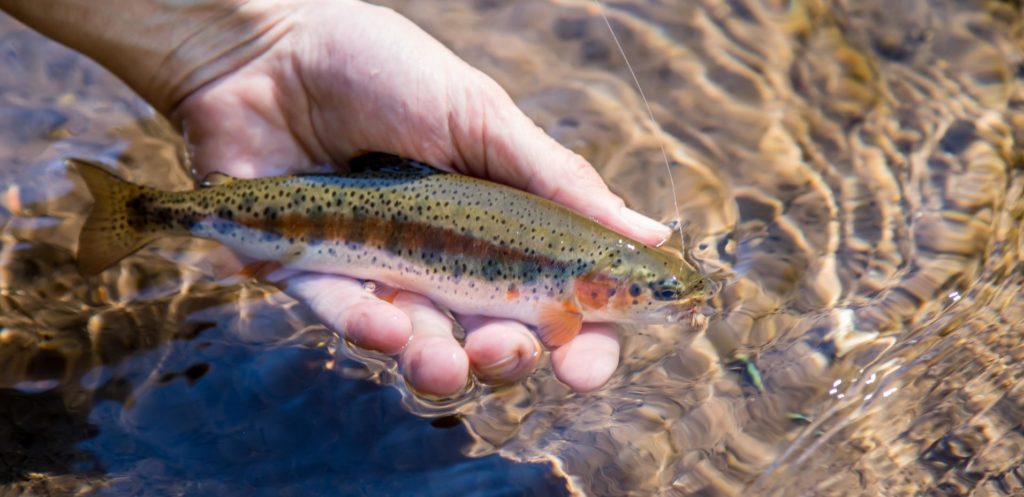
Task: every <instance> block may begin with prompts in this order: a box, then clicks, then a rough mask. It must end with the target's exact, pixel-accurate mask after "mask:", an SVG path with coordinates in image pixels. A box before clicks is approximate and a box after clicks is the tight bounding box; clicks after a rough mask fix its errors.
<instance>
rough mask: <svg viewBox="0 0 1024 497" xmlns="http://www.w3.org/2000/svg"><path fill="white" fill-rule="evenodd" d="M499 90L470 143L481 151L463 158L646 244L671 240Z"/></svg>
mask: <svg viewBox="0 0 1024 497" xmlns="http://www.w3.org/2000/svg"><path fill="white" fill-rule="evenodd" d="M491 84H493V85H494V86H495V87H497V86H498V85H497V83H494V82H493V81H491ZM497 92H499V94H498V95H494V96H493V97H492V98H491V99H490V102H491V105H489V106H488V107H490V108H489V109H488V110H489V112H486V113H484V114H485V116H486V117H485V119H486V120H487V121H486V124H485V125H483V126H480V128H479V131H478V133H479V134H478V135H477V136H479V137H480V138H481V139H478V140H473V141H472V142H470V143H472V144H473V146H474V148H476V147H479V148H478V149H477V151H475V152H476V153H464V152H466V150H464V149H463V150H460V155H461V156H462V157H476V158H478V161H479V162H478V163H482V164H484V168H485V169H484V171H485V172H486V175H487V176H488V177H489V178H490V179H493V180H495V181H499V182H502V183H505V184H508V185H510V186H514V187H516V188H520V189H523V190H526V191H529V192H531V193H534V194H536V195H540V196H542V197H545V198H547V199H549V200H552V201H554V202H557V203H559V204H562V205H564V206H566V207H568V208H570V209H573V210H575V211H577V212H579V213H580V214H583V215H584V216H587V217H589V218H592V219H594V220H595V221H597V222H599V223H601V224H603V225H604V226H606V227H608V228H610V229H612V230H615V231H617V232H619V233H622V234H624V235H626V236H629V237H631V238H634V239H636V240H637V241H640V242H642V243H645V244H648V245H657V244H660V243H661V242H663V241H665V239H667V238H668V237H669V235H670V234H671V230H670V229H669V228H668V227H666V226H665V225H663V224H661V223H659V222H657V221H655V220H653V219H650V218H648V217H646V216H644V215H642V214H640V213H638V212H636V211H634V210H632V209H630V208H628V207H626V205H625V203H624V202H623V200H622V199H621V198H620V197H619V196H618V195H615V194H614V193H612V192H611V190H609V189H608V186H607V185H606V184H605V183H604V180H602V179H601V176H600V175H599V174H597V171H596V170H595V169H594V167H593V166H591V165H590V163H588V162H587V161H586V159H584V158H583V157H581V156H580V155H579V154H576V153H575V152H572V151H571V150H569V149H567V148H565V147H564V146H562V145H561V144H559V143H558V142H557V141H555V139H554V138H552V137H551V136H549V135H548V134H547V133H545V132H544V130H542V129H541V128H540V127H539V126H537V125H536V124H535V123H534V122H533V121H532V120H531V119H530V118H529V117H527V116H526V115H525V114H523V112H522V111H521V110H520V109H519V108H518V107H517V106H516V105H515V103H513V102H512V99H511V98H510V97H509V96H508V94H506V93H505V92H504V90H501V89H500V87H499V88H498V90H497ZM456 143H458V141H457V140H456ZM461 148H462V147H460V149H461Z"/></svg>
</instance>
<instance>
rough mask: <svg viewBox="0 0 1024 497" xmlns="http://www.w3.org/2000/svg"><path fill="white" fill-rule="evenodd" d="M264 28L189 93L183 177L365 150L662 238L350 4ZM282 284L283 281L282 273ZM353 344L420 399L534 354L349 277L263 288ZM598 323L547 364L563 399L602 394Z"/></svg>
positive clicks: (501, 377) (584, 168)
mask: <svg viewBox="0 0 1024 497" xmlns="http://www.w3.org/2000/svg"><path fill="white" fill-rule="evenodd" d="M268 11H269V12H271V15H276V16H278V17H277V19H276V21H275V22H276V23H277V24H275V26H277V27H279V28H281V31H282V32H283V34H281V35H280V36H279V38H278V39H276V40H274V41H273V43H272V44H269V46H268V47H267V49H266V50H265V51H263V52H262V53H260V54H258V55H257V56H256V57H254V58H252V59H251V60H249V61H247V62H246V63H244V64H243V65H241V66H239V67H237V68H235V69H233V70H231V71H229V72H226V73H224V74H222V75H219V76H218V77H216V78H215V79H212V80H210V81H208V82H205V83H203V84H202V85H200V86H198V87H197V88H196V89H194V90H192V91H190V92H189V93H188V95H187V96H186V97H185V98H184V99H183V100H182V101H181V103H180V104H179V105H178V106H177V108H176V110H175V113H174V116H175V117H176V118H178V119H180V122H181V123H182V125H183V127H184V129H185V130H186V133H187V137H188V139H189V142H190V143H191V145H192V147H193V148H192V153H193V158H194V161H195V164H196V169H197V172H198V173H199V174H200V175H202V174H203V173H207V172H211V171H220V172H223V173H227V174H230V175H233V176H237V177H258V176H266V175H272V174H281V173H291V172H302V171H310V170H317V169H318V167H319V165H322V164H330V163H335V164H344V163H345V162H346V161H347V160H348V159H349V158H351V157H353V156H354V155H356V154H358V153H360V152H364V151H382V152H388V153H392V154H396V155H400V156H404V157H411V158H415V159H418V160H422V161H424V162H427V163H430V164H434V165H436V166H438V167H442V168H444V167H448V168H451V169H452V170H453V171H456V172H459V173H464V174H469V175H473V176H478V177H483V178H488V179H491V180H494V181H498V182H501V183H505V184H509V185H512V186H516V187H519V188H522V189H525V190H528V191H531V192H533V193H535V194H538V195H541V196H543V197H547V198H549V199H551V200H554V201H556V202H560V203H562V204H564V205H566V206H568V207H570V208H572V209H575V210H577V211H579V212H581V213H583V214H584V215H587V216H590V217H592V218H594V219H596V220H597V221H599V222H601V223H603V224H605V225H607V226H609V227H611V228H613V229H615V230H617V231H620V232H622V233H624V234H627V235H629V236H631V237H634V238H636V239H638V240H640V241H643V242H645V243H649V244H655V243H658V242H661V241H662V240H663V239H664V238H665V237H666V236H667V235H668V230H667V228H665V227H663V226H661V225H660V224H658V223H656V222H655V221H652V220H649V219H646V218H643V217H641V216H640V215H638V214H636V213H633V212H632V211H629V210H627V209H626V208H625V207H624V205H623V202H622V200H621V199H620V198H619V197H617V196H615V195H614V194H612V193H611V192H610V191H609V190H608V188H607V187H606V186H605V184H604V182H603V181H602V180H601V178H600V177H599V176H598V175H597V173H596V172H595V171H594V169H593V168H592V167H591V166H590V165H589V164H588V163H587V162H586V161H585V160H584V159H583V158H581V157H580V156H578V155H576V154H574V153H572V152H570V151H569V150H567V149H565V148H563V147H562V146H560V145H559V144H558V143H557V142H555V141H554V140H553V139H552V138H550V137H549V136H548V135H546V134H545V133H544V132H543V131H542V130H540V128H538V127H537V126H536V125H535V124H534V123H533V122H532V121H530V119H529V118H527V117H526V116H525V115H524V114H523V113H522V112H521V111H520V110H519V109H518V108H517V107H516V106H515V104H514V103H513V102H512V100H511V98H510V97H509V96H508V95H507V94H506V93H505V92H504V91H503V90H502V89H501V88H500V87H499V86H498V85H497V84H496V83H495V82H494V81H493V80H491V79H490V78H489V77H487V76H485V75H484V74H483V73H481V72H479V71H477V70H476V69H474V68H472V67H470V66H469V65H468V64H466V63H465V62H464V61H462V60H461V59H459V58H458V57H457V56H455V55H454V54H453V53H452V52H451V51H449V50H448V49H447V48H445V47H444V46H442V45H441V44H440V43H439V42H437V41H436V40H434V39H433V38H432V37H430V36H429V35H428V34H426V33H425V32H423V31H422V30H420V29H419V28H418V27H417V26H415V25H414V24H413V23H411V22H410V21H408V20H407V19H405V18H404V17H402V16H400V15H398V14H396V13H395V12H393V11H391V10H389V9H384V8H380V7H376V6H372V5H369V4H365V3H362V2H354V1H353V2H317V1H304V2H297V3H294V4H292V5H291V6H290V8H288V9H287V10H285V11H281V10H279V9H273V8H271V9H269V10H268ZM285 274H287V273H285ZM271 278H274V279H276V280H278V281H282V282H283V283H284V285H283V287H284V288H285V289H286V291H287V292H288V293H289V294H291V295H293V296H294V297H296V298H298V299H300V300H301V301H303V302H305V303H306V304H308V305H309V306H310V308H312V310H313V311H314V312H315V313H316V314H317V316H319V318H320V319H322V320H323V322H324V323H326V324H327V325H328V326H330V327H332V328H334V329H336V330H338V331H339V332H342V333H344V334H345V335H346V336H347V337H348V338H349V339H350V340H351V341H353V342H354V343H356V344H358V345H360V346H362V347H365V348H369V349H374V350H378V351H381V352H385V353H391V354H398V355H399V357H400V364H401V366H402V370H403V372H404V374H405V375H406V378H407V379H408V381H409V382H410V384H411V385H412V386H413V387H414V388H415V389H417V390H418V391H421V392H424V393H429V394H434V395H450V394H453V393H455V392H457V391H458V390H459V389H461V388H462V387H463V386H464V385H465V382H466V378H467V374H468V369H469V368H472V370H473V371H474V372H475V373H476V374H477V375H478V377H480V378H482V379H484V380H486V381H510V380H515V379H518V378H521V377H523V376H524V375H527V374H529V373H531V372H532V371H533V369H534V368H535V367H536V365H537V362H538V360H539V354H538V351H539V350H540V349H539V347H540V346H539V343H538V342H537V340H536V338H535V337H534V335H533V334H532V333H531V332H530V331H529V330H528V328H527V327H526V326H525V325H523V324H521V323H517V322H514V321H510V320H505V319H495V318H488V317H480V316H459V317H458V319H459V321H460V324H461V325H462V326H463V327H464V328H465V330H466V332H467V339H466V342H465V348H463V347H462V346H461V345H460V344H459V343H458V342H457V341H456V340H455V338H454V337H453V336H452V330H453V323H452V322H451V320H450V319H449V318H448V317H447V316H446V315H445V314H444V313H443V312H442V311H441V310H440V309H438V308H437V307H435V306H434V305H433V304H431V303H430V301H429V300H427V299H426V298H424V297H422V296H419V295H414V294H410V293H407V292H399V293H398V294H397V295H396V296H395V297H394V299H393V301H392V302H390V303H389V302H387V301H385V300H382V299H379V298H377V297H376V296H375V295H374V294H373V293H371V292H368V291H366V290H365V289H364V288H363V286H362V284H361V283H360V282H358V281H355V280H353V279H350V278H345V277H341V276H336V275H327V274H314V273H302V274H287V276H284V275H283V274H282V273H278V274H276V275H272V276H271ZM618 355H619V344H618V341H617V337H616V333H615V330H614V329H613V328H612V327H611V326H610V325H599V324H589V325H587V326H585V327H584V329H583V330H582V332H581V333H580V335H579V336H578V337H577V338H576V339H574V340H572V341H571V342H570V343H568V344H566V345H564V346H562V347H559V348H558V349H557V350H554V351H553V353H552V365H553V367H554V371H555V374H556V375H557V377H558V378H559V379H561V380H562V381H563V382H565V383H566V384H568V385H569V386H570V387H572V388H573V389H575V390H578V391H588V390H592V389H595V388H597V387H599V386H601V385H603V384H604V383H605V382H606V381H607V379H608V378H609V377H610V375H611V374H612V372H613V371H614V369H615V367H616V366H617V363H618Z"/></svg>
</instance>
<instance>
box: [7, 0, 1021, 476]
mask: <svg viewBox="0 0 1024 497" xmlns="http://www.w3.org/2000/svg"><path fill="white" fill-rule="evenodd" d="M391 5H392V6H393V7H395V8H396V9H397V10H399V11H401V12H403V13H405V14H406V15H408V16H410V17H411V18H412V19H413V20H415V21H416V22H418V23H419V24H421V25H422V26H423V27H424V28H425V29H426V30H427V31H429V32H431V33H432V34H434V35H435V36H437V37H438V38H440V39H441V40H442V41H443V42H445V43H446V44H447V45H448V46H450V47H452V49H453V50H455V51H456V52H457V53H458V54H460V55H461V56H463V57H465V58H466V59H467V60H469V61H470V62H471V63H472V64H474V65H476V66H478V67H480V68H481V69H483V70H485V71H486V72H488V73H489V74H491V75H492V76H493V77H495V78H496V79H497V80H498V81H499V82H500V83H502V84H503V85H504V86H505V87H506V88H507V89H508V90H509V92H510V93H511V94H512V95H513V97H514V98H515V99H516V101H517V103H519V104H520V105H521V106H522V107H523V108H524V110H525V111H526V112H527V113H528V114H529V115H530V116H531V117H533V118H534V119H535V120H536V121H537V122H538V124H540V125H541V126H542V127H544V128H545V129H546V130H547V131H548V132H549V133H551V134H552V135H553V136H555V137H556V138H557V139H558V140H559V141H561V142H562V143H564V144H566V145H567V146H569V147H571V148H573V149H574V150H576V151H578V152H580V153H581V154H583V155H584V156H586V157H587V158H588V159H590V160H591V162H592V163H594V164H595V166H597V167H598V168H599V170H600V171H601V173H602V175H603V176H604V177H605V178H606V180H607V181H608V182H609V183H610V185H611V186H612V188H613V189H615V190H616V191H617V192H619V193H621V194H622V195H623V196H624V197H625V198H626V199H627V201H628V202H629V203H630V204H631V205H633V206H634V207H636V208H638V209H640V210H642V211H644V212H647V213H650V214H652V215H654V216H655V217H660V218H662V219H665V220H669V219H672V218H673V217H674V216H675V207H674V203H676V202H678V204H679V208H680V210H681V211H682V214H683V218H684V219H685V220H686V222H687V229H688V230H689V231H690V232H691V233H692V234H693V235H694V238H695V242H694V244H693V249H694V252H695V255H696V256H698V257H701V258H702V259H703V260H704V261H705V263H706V264H707V266H708V267H709V268H713V269H717V270H719V271H722V272H723V273H724V274H728V275H729V276H728V279H727V284H726V286H725V288H724V290H723V292H722V294H721V296H720V297H719V298H718V299H717V300H716V302H715V307H716V310H717V313H716V314H715V315H714V316H713V317H712V318H711V319H710V322H709V323H708V326H707V328H706V330H704V331H702V332H699V333H695V332H692V331H689V330H686V329H682V328H680V327H650V328H645V329H637V328H630V329H625V330H623V335H624V336H625V337H626V340H625V343H624V347H623V364H622V366H621V367H620V368H619V370H618V371H617V373H616V376H615V377H614V378H613V380H612V381H611V382H610V383H609V384H608V385H607V386H606V387H605V388H603V389H602V390H600V391H599V392H596V393H592V394H588V395H576V394H573V393H571V392H570V391H569V390H568V389H567V388H565V387H564V386H563V385H561V384H559V383H558V382H557V381H556V380H555V379H554V378H553V376H552V375H551V373H550V370H548V369H547V368H542V370H541V371H539V372H538V373H537V374H536V375H534V376H533V377H531V378H530V379H528V380H527V381H524V382H522V383H520V384H517V385H513V386H508V387H503V388H498V389H486V388H482V387H477V388H474V389H473V390H472V391H470V392H468V393H467V394H466V395H465V396H463V397H461V398H460V399H457V400H456V401H455V402H452V403H450V404H447V405H442V406H437V405H430V404H426V403H424V402H421V401H418V400H417V399H415V398H413V397H411V396H409V395H407V394H404V393H403V392H404V391H403V389H402V388H401V385H395V386H389V385H393V384H394V383H395V370H394V366H393V364H390V363H389V362H388V361H386V360H383V359H382V358H377V357H371V356H366V355H362V354H358V353H356V352H354V351H351V350H349V349H347V348H346V346H345V344H344V343H340V342H339V341H338V340H337V338H336V337H335V336H334V335H333V334H331V333H329V332H328V331H327V330H325V329H323V328H322V327H320V326H318V325H317V324H316V323H315V322H313V321H312V320H311V318H310V316H309V315H308V314H307V313H306V312H305V311H304V310H303V309H302V308H301V307H300V306H297V305H296V304H294V303H293V302H291V301H289V300H288V299H287V298H286V297H284V296H281V295H280V294H277V293H276V292H275V291H273V289H269V288H264V287H261V286H259V285H257V284H254V283H249V282H233V283H230V284H226V283H224V282H216V281H213V280H212V278H211V277H209V276H207V274H208V271H207V270H208V269H209V268H208V267H206V266H208V265H209V260H210V259H209V258H208V257H206V256H205V255H204V254H207V252H206V251H207V250H208V249H210V245H209V244H205V243H201V242H191V241H181V240H169V241H163V242H161V243H160V244H158V245H156V246H154V247H152V248H150V249H147V250H145V251H143V252H142V253H140V254H139V255H138V256H136V257H133V258H132V259H131V260H129V261H127V262H125V263H124V264H122V265H121V266H120V267H119V268H118V269H116V270H112V271H108V272H107V273H105V274H104V275H103V276H101V277H100V278H97V279H93V280H88V281H87V280H83V279H82V278H81V277H80V276H79V275H78V274H77V272H76V270H75V269H74V266H73V264H72V258H71V253H72V252H71V249H72V248H73V246H74V236H75V234H76V229H77V227H78V226H79V225H80V223H81V213H82V212H83V211H84V209H85V208H86V206H87V198H86V196H85V194H84V193H83V192H82V190H81V189H80V188H79V187H78V186H76V185H77V183H76V180H74V179H73V178H72V177H71V176H70V175H68V174H66V171H65V170H64V168H63V166H62V165H61V163H60V161H59V159H60V158H61V157H63V156H66V155H78V156H88V157H95V158H101V159H106V160H108V162H111V163H113V162H114V161H117V163H119V164H120V165H121V172H122V173H123V175H124V176H126V177H128V178H130V179H133V180H136V181H143V182H146V183H147V184H151V185H154V186H160V187H166V188H173V187H178V188H181V187H186V186H187V185H188V184H189V180H188V178H187V176H186V175H185V174H184V172H183V171H184V169H183V168H182V167H181V166H180V164H181V162H182V153H181V147H180V141H179V140H178V139H177V138H176V137H175V136H174V134H173V132H171V131H170V130H169V128H168V127H167V125H166V124H165V123H163V122H162V121H160V120H159V119H158V118H156V117H155V116H153V115H152V112H151V111H150V110H149V109H147V108H146V107H145V106H144V105H143V104H141V103H140V102H138V100H136V99H134V98H133V97H132V96H131V95H130V94H129V92H128V91H127V90H125V89H124V88H123V87H121V86H120V85H118V84H117V83H116V82H115V81H114V80H113V79H112V78H111V77H110V76H108V75H106V74H105V73H103V72H102V71H100V70H98V69H96V68H95V67H94V66H92V65H90V64H88V63H87V62H85V61H83V60H82V59H80V58H78V57H76V56H74V55H72V54H69V53H68V52H65V51H62V50H60V49H58V48H56V47H53V46H51V45H49V44H47V43H45V42H43V41H41V39H40V38H38V37H36V36H35V35H32V34H31V33H28V32H26V31H25V30H24V29H22V28H19V27H17V26H15V25H14V24H13V23H12V22H11V21H5V22H4V23H3V24H2V28H3V29H2V31H0V32H2V33H3V35H2V38H0V57H3V64H4V67H5V68H12V70H7V71H5V72H3V73H0V142H2V146H0V155H2V157H0V158H2V160H0V184H2V185H5V186H6V190H5V191H4V192H3V196H2V200H3V202H2V204H0V205H2V206H3V208H2V209H0V221H2V223H3V230H2V234H0V241H2V249H0V320H2V321H0V326H2V327H3V328H2V330H3V331H2V332H0V386H2V387H3V388H4V389H3V390H0V396H2V401H0V413H2V414H0V480H2V484H3V485H5V487H3V488H6V489H8V490H12V491H15V492H16V491H18V490H19V489H27V490H28V493H43V492H44V491H46V492H49V493H54V494H64V493H70V492H71V489H75V488H81V487H82V486H83V485H91V486H92V488H94V489H95V491H94V492H95V493H99V494H110V495H126V494H135V493H137V492H138V491H140V489H144V490H146V491H149V492H152V493H154V494H158V495H161V494H168V493H172V492H183V493H186V494H188V495H205V494H211V495H213V494H217V495H221V494H233V493H239V494H241V493H243V492H244V493H248V494H252V493H260V492H264V493H266V494H267V495H271V494H273V495H277V494H281V493H294V494H301V495H453V494H458V495H551V494H556V495H557V494H564V493H567V492H569V493H579V494H582V495H602V496H603V495H608V496H618V495H652V494H655V495H679V496H683V495H702V496H719V495H721V496H732V495H747V496H749V495H759V496H761V495H764V496H773V495H780V496H781V495H787V496H788V495H822V496H830V495H844V496H845V495H864V496H871V495H914V494H923V495H928V494H938V495H1015V494H1019V493H1021V492H1024V474H1021V467H1022V466H1021V457H1022V456H1021V454H1022V453H1024V436H1022V434H1021V433H1022V432H1021V430H1020V427H1021V426H1022V423H1024V390H1022V388H1024V387H1022V386H1021V382H1020V377H1021V375H1022V366H1021V361H1020V358H1021V357H1022V356H1024V348H1022V347H1021V346H1020V339H1019V336H1020V333H1021V332H1022V331H1024V296H1022V292H1024V290H1022V288H1024V286H1022V283H1024V282H1022V278H1024V276H1022V272H1021V269H1022V268H1021V265H1022V263H1021V261H1022V257H1024V256H1022V251H1021V248H1022V245H1024V235H1022V233H1021V231H1020V225H1021V218H1022V216H1024V200H1022V191H1024V181H1022V168H1021V161H1020V154H1019V151H1018V150H1019V148H1020V145H1019V143H1020V140H1018V138H1022V137H1024V114H1022V113H1021V108H1022V103H1024V93H1022V86H1021V75H1022V74H1024V71H1022V70H1021V67H1022V66H1021V64H1022V62H1024V56H1022V55H1024V54H1022V50H1021V49H1022V47H1024V44H1022V39H1021V27H1022V25H1021V11H1020V8H1019V7H1018V6H1016V4H1015V3H1013V2H996V1H992V2H976V3H966V2H957V1H941V0H935V1H929V2H915V3H912V4H906V5H902V4H901V6H900V7H899V8H896V7H894V6H893V4H892V3H891V2H882V1H875V0H868V1H857V2H843V1H835V2H815V1H795V0H794V1H791V2H785V1H763V2H758V1H743V0H733V1H712V0H708V1H700V2H674V1H671V2H642V1H637V2H627V1H622V2H608V3H606V4H605V6H604V11H605V12H606V14H607V16H608V23H607V24H606V22H605V20H604V19H603V18H602V16H601V14H600V12H601V9H599V8H598V7H597V6H596V4H594V3H593V2H584V1H572V0H561V1H555V2H542V1H531V0H527V1H522V2H494V1H475V2H469V1H466V2H455V1H452V2H444V3H443V7H442V6H441V4H438V3H435V2H411V1H410V2H401V1H395V2H391ZM609 25H610V27H611V30H613V31H614V33H615V34H616V35H617V37H618V39H619V40H620V41H621V43H622V48H623V51H624V52H625V54H626V56H627V58H628V60H629V62H630V63H631V64H632V65H633V68H634V69H635V71H636V76H637V80H638V81H639V84H640V87H641V88H642V89H643V92H644V94H645V95H646V96H647V98H648V100H649V102H650V107H651V111H652V113H653V115H654V121H653V122H652V121H651V120H650V118H649V117H648V114H647V109H646V106H645V105H644V102H643V101H642V99H641V98H640V94H639V92H638V91H637V86H636V84H635V83H634V81H633V77H632V76H631V75H630V73H629V71H628V70H627V68H626V63H625V60H624V59H623V57H622V56H621V54H620V52H619V49H618V48H617V47H616V45H615V42H614V41H613V38H612V36H611V33H610V31H609ZM662 147H664V151H665V154H666V155H667V156H668V160H669V162H670V165H669V166H668V168H667V169H666V165H665V162H664V159H663V158H662ZM153 171H161V173H160V174H156V173H154V172H153ZM166 171H174V174H173V175H168V174H166ZM669 173H671V174H672V177H673V179H674V182H675V184H676V191H674V192H673V191H672V189H671V188H670V187H669V184H670V183H669V181H668V179H669V178H668V174H669ZM410 412H414V413H418V414H425V415H429V416H427V417H426V418H421V417H417V416H415V415H413V414H410ZM555 475H564V476H565V478H564V479H562V477H561V476H555Z"/></svg>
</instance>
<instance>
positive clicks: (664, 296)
mask: <svg viewBox="0 0 1024 497" xmlns="http://www.w3.org/2000/svg"><path fill="white" fill-rule="evenodd" d="M682 288H683V286H682V285H681V284H680V283H679V280H678V279H676V277H675V276H671V277H668V278H665V279H663V280H659V281H656V282H654V283H651V291H652V292H653V293H654V298H655V299H657V300H679V298H680V297H682Z"/></svg>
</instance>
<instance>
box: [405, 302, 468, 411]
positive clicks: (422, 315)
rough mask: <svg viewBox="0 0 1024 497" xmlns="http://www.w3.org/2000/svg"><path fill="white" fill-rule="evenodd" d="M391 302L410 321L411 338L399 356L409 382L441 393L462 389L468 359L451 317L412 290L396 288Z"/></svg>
mask: <svg viewBox="0 0 1024 497" xmlns="http://www.w3.org/2000/svg"><path fill="white" fill-rule="evenodd" d="M394 305H395V307H397V308H399V309H401V310H402V312H405V313H406V314H407V315H408V316H409V320H410V321H411V322H412V339H411V340H409V344H408V345H407V346H406V348H405V350H403V351H402V355H401V357H400V358H399V362H400V364H401V367H402V372H403V374H405V377H406V380H407V381H408V382H409V384H410V385H411V386H412V387H413V389H415V390H416V391H418V392H422V393H426V394H430V395H437V396H441V397H444V396H449V395H454V394H456V393H458V392H459V390H462V388H463V387H465V386H466V379H467V378H468V377H469V359H468V358H467V356H466V351H465V350H463V349H462V346H461V345H459V342H458V341H456V340H455V337H454V336H452V330H453V326H454V324H453V323H452V320H451V319H450V318H449V317H448V316H447V315H445V314H444V313H443V312H441V310H440V309H438V308H437V307H436V306H434V304H432V303H431V302H430V301H429V300H427V298H426V297H422V296H420V295H416V294H413V293H408V292H399V293H398V294H397V295H396V296H395V300H394Z"/></svg>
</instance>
